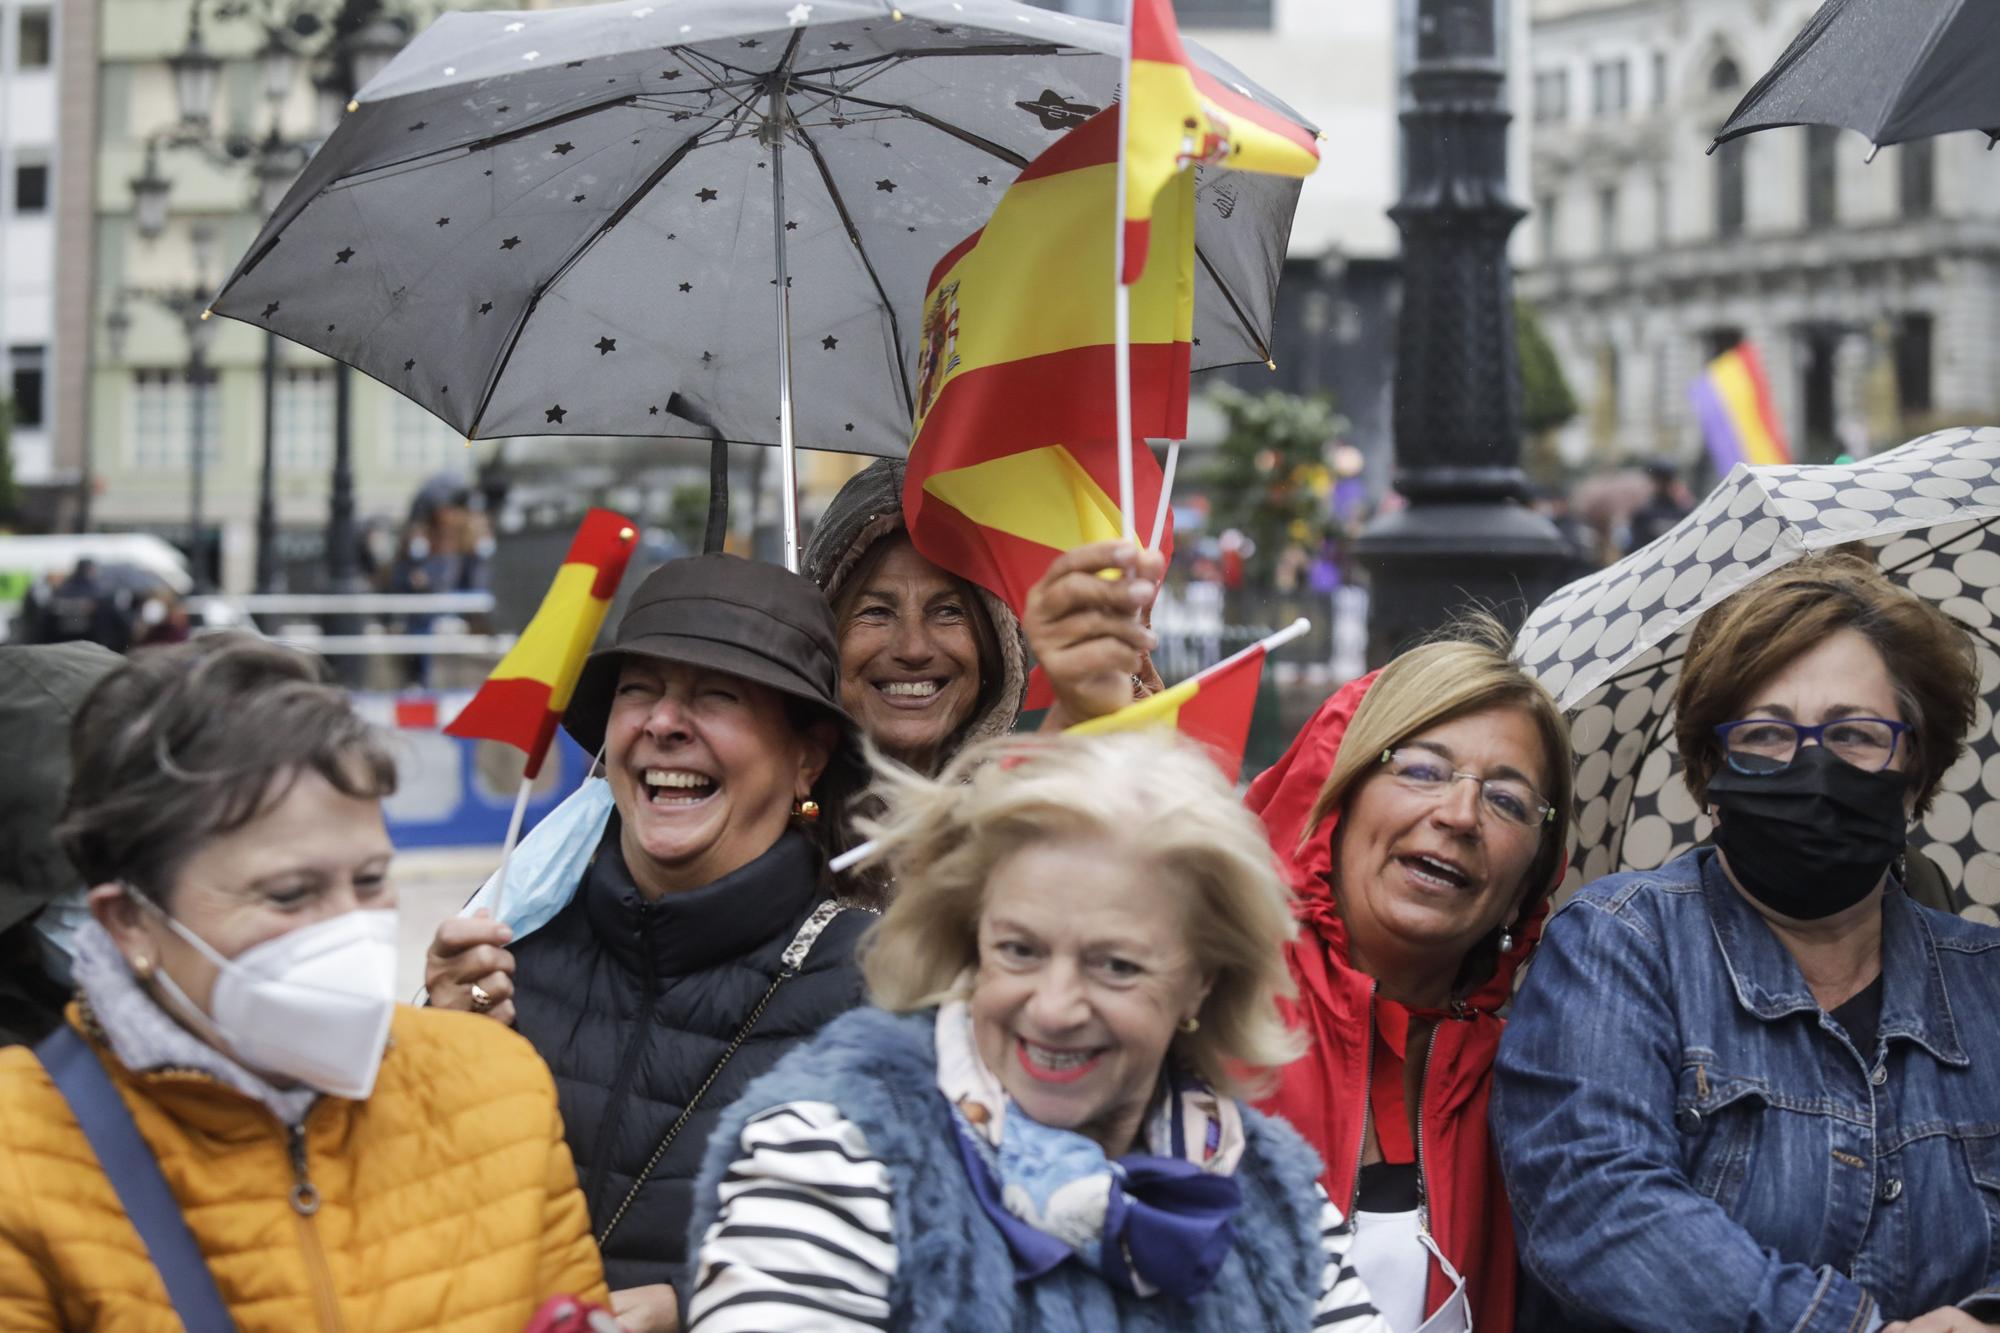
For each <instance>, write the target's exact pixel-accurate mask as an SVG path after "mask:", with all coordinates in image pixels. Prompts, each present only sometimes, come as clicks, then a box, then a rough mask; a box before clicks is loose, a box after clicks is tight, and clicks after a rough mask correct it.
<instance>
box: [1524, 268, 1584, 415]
mask: <svg viewBox="0 0 2000 1333" xmlns="http://www.w3.org/2000/svg"><path fill="white" fill-rule="evenodd" d="M1514 346H1515V348H1516V349H1517V350H1518V351H1519V353H1520V357H1521V426H1522V429H1524V430H1526V431H1527V432H1528V433H1529V434H1530V435H1540V434H1542V433H1543V432H1545V431H1551V430H1554V429H1556V428H1557V427H1558V426H1562V425H1565V424H1566V423H1568V422H1569V420H1570V419H1571V418H1572V417H1574V416H1575V415H1576V396H1575V395H1574V394H1572V393H1571V392H1570V391H1569V381H1567V380H1565V379H1564V378H1563V373H1562V366H1561V365H1559V364H1558V363H1557V361H1556V354H1555V352H1554V351H1553V350H1552V349H1551V348H1550V347H1549V340H1548V339H1547V338H1546V337H1544V336H1543V335H1542V322H1541V320H1540V319H1539V318H1537V317H1536V315H1535V308H1534V307H1533V306H1531V305H1529V304H1528V303H1527V302H1526V301H1522V300H1518V299H1517V300H1516V301H1515V302H1514Z"/></svg>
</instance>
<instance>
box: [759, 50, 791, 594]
mask: <svg viewBox="0 0 2000 1333" xmlns="http://www.w3.org/2000/svg"><path fill="white" fill-rule="evenodd" d="M784 96H785V94H784V85H783V82H782V81H779V82H775V83H773V84H772V87H771V114H770V116H769V117H768V118H767V119H766V120H765V121H764V130H765V141H766V146H767V147H768V148H769V149H770V151H771V236H772V242H773V245H772V249H773V253H774V255H775V256H776V258H777V266H778V279H777V286H778V474H779V484H780V485H781V486H782V487H783V488H784V492H785V503H784V511H785V568H786V569H789V570H791V571H792V572H793V573H794V574H796V573H798V571H799V460H798V453H797V447H798V446H797V443H796V441H795V440H794V438H793V430H792V293H791V286H790V281H791V280H790V279H789V278H787V277H786V276H785V117H786V114H787V113H786V110H785V102H784Z"/></svg>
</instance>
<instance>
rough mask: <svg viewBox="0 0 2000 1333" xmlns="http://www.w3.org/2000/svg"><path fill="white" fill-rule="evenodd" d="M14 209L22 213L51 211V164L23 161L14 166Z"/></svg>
mask: <svg viewBox="0 0 2000 1333" xmlns="http://www.w3.org/2000/svg"><path fill="white" fill-rule="evenodd" d="M14 211H15V212H16V213H20V214H23V215H25V214H30V213H46V212H48V211H49V164H48V163H46V162H22V163H19V164H17V165H16V166H15V167H14Z"/></svg>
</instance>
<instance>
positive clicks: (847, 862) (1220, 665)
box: [827, 616, 1312, 875]
mask: <svg viewBox="0 0 2000 1333" xmlns="http://www.w3.org/2000/svg"><path fill="white" fill-rule="evenodd" d="M1311 628H1312V621H1310V620H1308V619H1306V618H1305V617H1304V616H1300V617H1299V618H1298V619H1297V620H1294V621H1293V622H1292V623H1291V624H1289V625H1287V626H1285V627H1284V628H1283V629H1281V630H1279V631H1278V632H1277V633H1276V634H1267V635H1265V636H1264V637H1263V638H1261V639H1259V640H1257V642H1255V643H1253V644H1251V645H1250V646H1249V647H1248V648H1245V649H1244V650H1243V651H1241V652H1237V653H1231V654H1230V655H1229V656H1227V657H1225V658H1223V659H1222V660H1221V661H1220V662H1217V663H1216V664H1215V665H1214V666H1212V667H1204V668H1202V669H1201V670H1200V671H1197V672H1196V673H1195V674H1194V675H1192V676H1190V677H1189V678H1188V679H1189V680H1200V679H1202V678H1203V677H1204V676H1214V675H1218V674H1220V673H1221V672H1224V671H1227V670H1228V669H1229V668H1230V667H1233V666H1235V665H1236V664H1237V663H1238V662H1241V661H1242V660H1243V659H1244V658H1246V657H1248V656H1250V655H1251V654H1252V653H1254V652H1256V651H1258V650H1259V649H1262V650H1263V651H1264V652H1266V653H1270V652H1275V651H1277V650H1278V649H1280V648H1282V647H1284V646H1285V645H1286V644H1288V643H1290V642H1291V641H1292V640H1293V639H1296V638H1298V637H1299V636H1300V635H1301V634H1304V633H1305V632H1306V631H1307V630H1310V629H1311ZM1182 683H1183V684H1185V683H1186V682H1185V681H1183V682H1182ZM1107 716H1108V715H1107ZM877 850H878V845H877V843H876V841H875V840H874V839H873V838H870V839H869V840H868V841H867V842H864V843H862V844H861V845H860V846H859V847H853V848H849V849H848V850H847V851H844V852H842V853H841V854H840V855H839V856H836V857H834V858H833V860H831V861H829V862H828V863H827V866H828V868H829V869H831V870H832V871H833V873H834V874H836V875H839V874H843V873H845V872H846V871H847V870H849V869H851V868H852V867H854V866H857V865H859V864H860V863H861V862H863V861H866V860H867V859H868V858H869V857H871V856H873V855H875V853H876V851H877Z"/></svg>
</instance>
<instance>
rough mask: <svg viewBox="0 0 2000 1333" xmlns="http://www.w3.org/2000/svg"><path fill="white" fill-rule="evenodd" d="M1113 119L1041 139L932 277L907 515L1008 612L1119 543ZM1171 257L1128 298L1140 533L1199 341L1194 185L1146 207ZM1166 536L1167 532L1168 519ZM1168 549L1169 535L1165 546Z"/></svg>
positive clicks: (1183, 417)
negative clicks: (1077, 560)
mask: <svg viewBox="0 0 2000 1333" xmlns="http://www.w3.org/2000/svg"><path fill="white" fill-rule="evenodd" d="M1117 171H1118V121H1117V113H1116V112H1115V111H1105V112H1100V113H1099V114H1098V115H1095V116H1093V117H1091V118H1090V119H1089V120H1088V121H1085V122H1084V123H1083V124H1082V125H1080V126H1078V127H1077V128H1076V129H1074V130H1071V131H1070V132H1069V133H1067V134H1065V135H1064V136H1063V137H1062V138H1060V139H1058V140H1056V141H1055V143H1053V144H1051V145H1050V146H1049V147H1048V149H1047V150H1045V151H1044V152H1043V153H1042V155H1041V156H1040V157H1038V158H1036V159H1035V160H1034V161H1033V162H1031V163H1029V164H1028V166H1027V168H1026V169H1025V170H1023V171H1022V172H1021V175H1020V176H1019V178H1018V179H1016V180H1015V182H1014V183H1013V184H1012V185H1011V186H1009V187H1008V189H1007V192H1006V193H1005V194H1004V195H1002V196H1001V199H1000V202H999V204H998V206H997V207H995V209H994V210H993V216H992V217H991V219H989V220H988V222H987V224H986V226H985V227H983V228H981V229H980V230H979V231H977V232H974V233H973V234H972V235H971V236H968V237H967V238H966V239H965V240H964V241H962V242H960V243H959V244H958V246H957V247H956V248H954V249H953V250H952V251H951V252H950V253H948V254H946V255H945V257H944V258H943V259H942V260H940V261H939V262H938V264H937V267H936V268H935V269H933V270H932V272H931V281H930V288H929V291H928V293H927V294H926V296H925V298H924V314H923V322H922V325H921V333H920V338H921V342H920V346H919V352H918V358H917V420H916V430H915V434H914V436H913V438H912V440H911V443H910V458H909V463H908V466H907V470H906V472H905V474H904V482H903V514H904V518H905V521H906V522H908V524H909V529H910V537H911V540H912V541H913V542H914V543H915V545H916V547H917V549H918V550H919V551H920V552H922V553H923V555H924V556H925V557H926V558H927V559H929V560H931V561H932V562H933V563H935V564H938V565H941V566H943V567H944V568H946V569H949V570H951V571H953V572H954V573H956V574H959V575H960V576H962V577H964V578H967V579H970V580H971V581H972V582H974V583H977V584H979V585H980V586H981V587H984V588H987V589H989V590H990V591H992V592H993V593H994V594H995V595H997V596H999V597H1000V598H1002V599H1003V600H1004V601H1006V603H1007V604H1008V605H1009V606H1011V607H1013V608H1014V609H1015V610H1016V611H1017V612H1018V611H1020V610H1021V609H1022V608H1023V607H1024V606H1025V605H1026V602H1027V594H1028V589H1029V588H1030V587H1032V586H1033V585H1034V583H1035V580H1037V579H1039V578H1040V577H1041V576H1042V574H1043V573H1044V572H1046V571H1047V569H1048V567H1049V562H1050V561H1051V560H1053V559H1054V558H1055V557H1056V555H1057V554H1059V553H1060V552H1063V551H1066V550H1069V549H1070V548H1071V547H1074V546H1079V545H1081V544H1083V543H1085V542H1092V541H1101V540H1107V539H1111V538H1116V537H1118V536H1119V535H1120V534H1121V533H1122V532H1123V530H1124V525H1123V524H1122V523H1121V522H1120V518H1121V515H1120V514H1119V512H1118V502H1117V499H1116V496H1117V494H1118V453H1117V447H1118V446H1117V437H1118V430H1117V415H1116V411H1115V405H1114V402H1113V399H1112V394H1111V385H1112V355H1113V350H1114V348H1113V325H1112V301H1111V295H1112V291H1113V277H1114V272H1115V268H1116V265H1115V262H1114V256H1113V249H1114V247H1115V246H1116V244H1117V228H1116V226H1115V222H1116V217H1117V186H1118V177H1117ZM1156 213H1157V215H1158V220H1157V221H1156V223H1155V229H1156V230H1157V231H1158V232H1159V233H1160V241H1159V244H1160V248H1161V252H1162V253H1163V254H1168V255H1172V256H1173V257H1174V259H1175V262H1174V263H1172V264H1159V265H1156V266H1155V268H1154V270H1153V271H1152V272H1150V273H1148V274H1147V275H1146V279H1145V281H1143V282H1141V283H1140V284H1139V285H1138V286H1137V287H1135V288H1133V289H1132V301H1131V304H1132V349H1131V351H1132V384H1133V413H1132V433H1133V436H1134V438H1133V439H1132V440H1131V441H1129V442H1128V445H1127V447H1129V448H1131V449H1132V451H1133V466H1134V475H1135V487H1134V490H1135V495H1136V500H1135V508H1136V509H1137V510H1138V513H1137V514H1136V515H1135V519H1136V522H1135V524H1134V526H1135V527H1136V528H1137V530H1139V531H1141V532H1145V531H1148V530H1149V529H1150V528H1151V526H1152V518H1153V511H1154V509H1155V508H1156V507H1157V506H1158V505H1159V504H1160V502H1161V495H1160V491H1161V487H1162V483H1163V481H1164V478H1163V477H1162V476H1161V473H1160V467H1159V464H1158V463H1157V462H1156V461H1155V460H1154V458H1153V454H1152V451H1151V450H1150V449H1148V448H1147V447H1146V445H1145V443H1144V441H1145V439H1146V438H1148V437H1152V438H1161V439H1180V438H1181V437H1182V436H1183V435H1185V434H1186V433H1187V395H1188V359H1189V352H1190V350H1191V348H1190V343H1191V341H1192V336H1193V332H1194V183H1193V179H1192V175H1191V174H1190V175H1188V176H1185V177H1183V178H1182V180H1181V182H1180V184H1179V187H1178V188H1177V189H1171V190H1169V191H1168V195H1167V199H1166V201H1165V202H1163V203H1162V205H1161V206H1160V207H1159V208H1157V209H1156ZM1169 526H1171V525H1169ZM1161 546H1162V549H1163V551H1166V552H1167V553H1168V554H1169V555H1171V538H1170V537H1165V538H1163V539H1162V542H1161Z"/></svg>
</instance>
